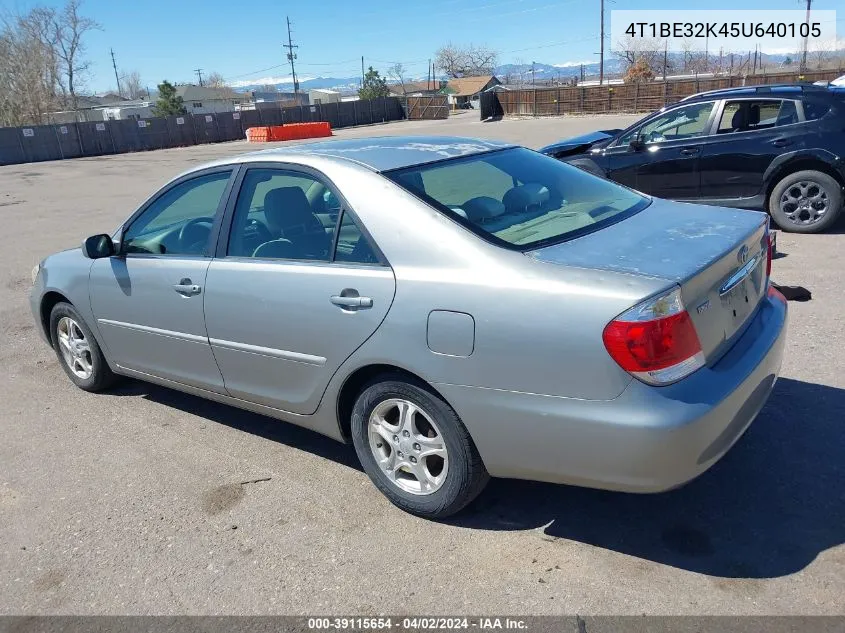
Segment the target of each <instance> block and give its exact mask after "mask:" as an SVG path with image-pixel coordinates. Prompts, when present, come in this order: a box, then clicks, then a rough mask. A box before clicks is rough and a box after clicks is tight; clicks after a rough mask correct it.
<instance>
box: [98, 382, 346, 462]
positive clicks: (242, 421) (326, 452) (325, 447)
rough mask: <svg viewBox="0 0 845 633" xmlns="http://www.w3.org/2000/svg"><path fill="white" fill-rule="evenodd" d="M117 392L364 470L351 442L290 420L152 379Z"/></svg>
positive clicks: (114, 391)
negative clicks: (349, 443) (345, 441)
mask: <svg viewBox="0 0 845 633" xmlns="http://www.w3.org/2000/svg"><path fill="white" fill-rule="evenodd" d="M109 393H110V394H111V395H116V396H140V397H143V398H144V399H146V400H150V401H152V402H157V403H159V404H163V405H165V406H168V407H172V408H174V409H179V410H180V411H184V412H185V413H191V414H193V415H197V416H200V417H202V418H206V419H208V420H210V421H212V422H216V423H218V424H225V425H226V426H229V427H232V428H234V429H238V430H239V431H244V432H245V433H250V434H252V435H257V436H258V437H263V438H265V439H267V440H270V441H272V442H278V443H279V444H285V445H287V446H292V447H293V448H296V449H298V450H302V451H308V452H309V453H313V454H314V455H318V456H320V457H323V458H325V459H330V460H332V461H334V462H337V463H338V464H343V465H344V466H348V467H349V468H354V469H355V470H359V471H360V470H363V469H362V468H361V465H360V464H359V463H358V457H357V456H356V455H355V450H354V449H353V448H352V446H351V445H346V444H341V443H340V442H337V441H335V440H332V439H330V438H328V437H325V436H324V435H320V434H319V433H315V432H314V431H310V430H308V429H305V428H302V427H300V426H296V425H294V424H286V423H284V422H280V421H279V420H276V419H274V418H270V417H267V416H266V415H261V414H258V413H252V412H251V411H244V410H243V409H238V408H236V407H231V406H229V405H225V404H219V403H217V402H213V401H211V400H206V399H205V398H200V397H197V396H192V395H190V394H187V393H183V392H180V391H175V390H173V389H167V388H166V387H159V386H158V385H154V384H152V383H147V382H141V381H137V380H127V381H125V382H123V383H121V384H120V385H119V386H118V387H116V388H115V389H112V390H111V391H110V392H109Z"/></svg>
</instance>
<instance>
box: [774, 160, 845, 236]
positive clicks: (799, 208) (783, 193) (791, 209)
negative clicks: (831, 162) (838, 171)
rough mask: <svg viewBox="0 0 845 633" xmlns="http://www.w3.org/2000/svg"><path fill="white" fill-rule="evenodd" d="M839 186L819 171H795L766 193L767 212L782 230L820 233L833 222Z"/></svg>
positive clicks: (839, 202) (838, 205)
mask: <svg viewBox="0 0 845 633" xmlns="http://www.w3.org/2000/svg"><path fill="white" fill-rule="evenodd" d="M841 209H842V186H841V185H840V184H839V183H838V182H837V181H836V180H835V179H834V178H832V177H830V176H828V175H827V174H825V173H823V172H820V171H812V170H807V171H797V172H795V173H793V174H789V175H788V176H786V177H785V178H783V179H782V180H781V181H780V182H778V184H777V185H775V188H774V189H772V194H771V196H769V213H770V214H771V216H772V219H773V220H774V221H775V224H777V225H778V226H779V227H780V228H782V229H783V230H784V231H791V232H793V233H820V232H821V231H824V230H825V229H827V228H828V227H830V226H832V225H833V223H834V222H836V218H837V217H838V216H839V212H840V210H841Z"/></svg>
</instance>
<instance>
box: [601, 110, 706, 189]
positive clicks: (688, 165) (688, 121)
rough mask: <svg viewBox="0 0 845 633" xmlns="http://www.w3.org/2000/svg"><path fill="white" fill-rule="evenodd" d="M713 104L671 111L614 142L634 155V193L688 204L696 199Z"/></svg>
mask: <svg viewBox="0 0 845 633" xmlns="http://www.w3.org/2000/svg"><path fill="white" fill-rule="evenodd" d="M713 106H714V102H712V101H707V102H703V103H693V104H689V105H685V106H679V107H675V108H673V109H671V110H668V111H667V112H664V113H663V114H660V115H658V116H655V117H654V118H652V119H651V120H649V121H647V122H646V123H645V124H644V125H643V126H642V127H640V128H638V129H636V130H633V131H631V132H629V133H628V134H627V135H626V136H625V137H624V138H622V139H620V140H619V141H618V144H619V145H620V146H626V145H629V144H630V142H631V141H632V140H633V141H635V145H634V146H633V147H632V151H633V152H635V153H636V156H635V162H636V177H635V182H636V184H635V185H633V186H634V188H636V189H637V190H638V191H642V192H643V193H647V194H649V195H652V196H656V197H658V198H668V199H670V200H690V199H695V198H696V197H698V195H699V186H700V176H701V174H700V170H699V163H700V159H701V148H702V142H703V140H704V138H705V137H706V135H707V134H708V131H709V129H710V125H711V119H712V114H713Z"/></svg>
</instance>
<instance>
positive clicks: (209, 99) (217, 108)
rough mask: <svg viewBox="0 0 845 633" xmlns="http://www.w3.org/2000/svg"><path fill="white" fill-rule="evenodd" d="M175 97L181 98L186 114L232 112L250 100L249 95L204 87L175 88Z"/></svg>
mask: <svg viewBox="0 0 845 633" xmlns="http://www.w3.org/2000/svg"><path fill="white" fill-rule="evenodd" d="M176 95H177V96H179V97H182V101H183V102H184V105H185V110H187V112H188V114H214V113H216V112H234V111H235V106H237V105H240V104H241V103H242V102H246V101H249V100H250V98H249V95H246V94H243V93H240V92H235V91H234V90H232V89H231V88H207V87H206V86H176Z"/></svg>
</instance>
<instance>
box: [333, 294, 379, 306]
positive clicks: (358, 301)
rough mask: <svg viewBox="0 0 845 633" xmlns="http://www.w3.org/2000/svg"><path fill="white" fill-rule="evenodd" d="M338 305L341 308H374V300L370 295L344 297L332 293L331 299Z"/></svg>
mask: <svg viewBox="0 0 845 633" xmlns="http://www.w3.org/2000/svg"><path fill="white" fill-rule="evenodd" d="M329 301H331V302H332V303H333V304H335V305H336V306H340V307H341V308H372V307H373V300H372V299H371V298H370V297H344V296H342V295H332V297H331V299H329Z"/></svg>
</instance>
